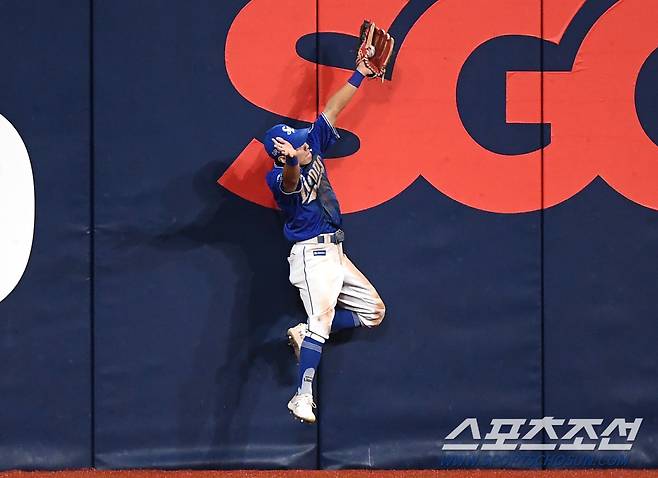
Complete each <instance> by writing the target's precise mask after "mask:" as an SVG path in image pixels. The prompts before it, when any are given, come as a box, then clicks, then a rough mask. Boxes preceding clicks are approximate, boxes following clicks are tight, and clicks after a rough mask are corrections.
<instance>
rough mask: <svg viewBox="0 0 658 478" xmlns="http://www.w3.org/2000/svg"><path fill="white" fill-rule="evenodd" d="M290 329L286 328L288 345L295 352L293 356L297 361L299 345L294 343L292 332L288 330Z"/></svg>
mask: <svg viewBox="0 0 658 478" xmlns="http://www.w3.org/2000/svg"><path fill="white" fill-rule="evenodd" d="M291 330H292V329H288V333H287V335H288V345H290V346H291V347H292V351H293V353H294V354H295V358H296V359H297V363H299V354H300V353H301V352H300V350H299V347H297V346H296V345H295V341H294V340H293V338H292V332H290V331H291Z"/></svg>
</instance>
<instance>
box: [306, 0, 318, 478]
mask: <svg viewBox="0 0 658 478" xmlns="http://www.w3.org/2000/svg"><path fill="white" fill-rule="evenodd" d="M315 113H316V115H315V116H316V117H317V116H319V115H320V0H315ZM304 259H306V257H304ZM309 295H310V291H309ZM321 364H322V361H320V364H318V379H317V380H316V381H315V394H316V397H318V399H319V398H320V380H321V377H322V373H321V370H320V367H321ZM318 401H320V400H318ZM316 413H317V420H316V422H315V423H316V430H315V468H317V469H320V468H321V467H320V459H321V455H322V453H321V449H320V426H321V425H320V423H321V421H322V420H320V408H319V407H318V408H316Z"/></svg>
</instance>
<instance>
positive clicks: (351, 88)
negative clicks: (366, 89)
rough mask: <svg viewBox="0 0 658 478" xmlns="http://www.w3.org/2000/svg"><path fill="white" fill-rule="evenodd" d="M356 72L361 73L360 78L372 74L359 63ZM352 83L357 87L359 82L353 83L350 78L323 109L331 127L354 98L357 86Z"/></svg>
mask: <svg viewBox="0 0 658 478" xmlns="http://www.w3.org/2000/svg"><path fill="white" fill-rule="evenodd" d="M356 71H358V72H359V73H361V75H362V76H366V75H369V74H371V73H372V72H371V71H370V69H369V68H367V67H366V66H365V65H364V64H363V63H360V64H359V66H357V68H356ZM353 83H356V84H357V85H358V84H359V83H360V80H359V81H358V82H354V81H353V80H352V78H350V81H349V82H348V83H346V84H344V85H343V86H342V87H341V88H340V89H339V90H338V91H337V92H336V93H334V94H333V95H332V96H331V98H329V101H328V102H327V105H326V106H325V108H324V111H323V114H324V116H325V117H326V118H327V120H328V121H329V123H331V124H332V125H335V124H336V118H338V115H339V114H340V112H341V111H343V109H344V108H345V107H346V106H347V104H348V103H349V102H350V100H351V99H352V97H353V96H354V93H356V90H357V88H358V86H355V84H353Z"/></svg>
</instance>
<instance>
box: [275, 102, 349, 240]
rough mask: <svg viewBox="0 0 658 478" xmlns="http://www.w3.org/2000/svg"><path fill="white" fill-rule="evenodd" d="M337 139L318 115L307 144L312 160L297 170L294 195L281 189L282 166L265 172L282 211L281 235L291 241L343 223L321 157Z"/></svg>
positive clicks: (336, 227) (315, 234)
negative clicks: (297, 181) (298, 175)
mask: <svg viewBox="0 0 658 478" xmlns="http://www.w3.org/2000/svg"><path fill="white" fill-rule="evenodd" d="M339 138H340V136H339V135H338V132H337V131H336V129H335V128H334V127H333V125H332V124H331V123H329V120H328V119H327V118H326V117H325V116H324V114H322V115H320V116H319V117H318V119H317V120H316V121H315V123H313V125H312V126H311V128H310V130H309V133H308V137H307V138H306V143H308V145H309V147H310V148H311V154H312V156H313V159H312V161H311V162H310V163H309V164H307V165H305V166H302V167H301V168H300V170H301V175H300V177H299V183H298V184H297V187H296V188H295V190H294V191H293V192H290V193H287V192H285V191H283V189H282V183H281V182H282V177H283V167H282V166H278V165H276V164H275V166H274V167H273V168H272V170H271V171H270V172H269V173H267V177H266V180H267V185H268V186H269V187H270V189H271V190H272V194H274V199H275V200H276V203H277V204H278V205H279V208H281V211H282V212H283V216H284V220H285V224H284V226H283V234H284V235H285V236H286V239H288V240H289V241H290V242H299V241H305V240H306V239H310V238H312V237H315V236H317V235H319V234H326V233H332V232H335V231H336V230H338V229H339V228H340V226H341V224H342V217H341V214H340V205H339V204H338V200H337V199H336V194H335V193H334V190H333V188H332V187H331V183H330V182H329V178H328V177H327V170H326V169H325V166H324V162H323V160H322V157H323V156H324V153H325V151H326V150H327V149H329V147H331V145H333V144H334V143H335V142H336V140H337V139H339Z"/></svg>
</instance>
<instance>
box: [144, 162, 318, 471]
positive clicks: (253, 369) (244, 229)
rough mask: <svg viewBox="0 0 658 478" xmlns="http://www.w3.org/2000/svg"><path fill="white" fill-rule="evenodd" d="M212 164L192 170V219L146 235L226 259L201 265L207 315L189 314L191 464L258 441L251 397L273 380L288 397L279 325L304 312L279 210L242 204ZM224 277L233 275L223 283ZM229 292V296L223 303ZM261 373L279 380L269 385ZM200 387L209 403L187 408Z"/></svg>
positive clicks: (185, 392) (292, 370)
mask: <svg viewBox="0 0 658 478" xmlns="http://www.w3.org/2000/svg"><path fill="white" fill-rule="evenodd" d="M221 170H222V164H221V163H220V162H219V161H214V162H211V163H208V164H206V165H205V166H204V167H203V168H202V169H201V170H199V171H198V172H197V173H196V174H195V176H194V180H193V187H194V192H195V194H196V195H197V196H198V197H199V198H200V199H201V200H202V202H203V205H204V206H203V210H202V211H201V212H200V213H199V215H198V216H197V218H196V219H195V220H193V221H192V222H190V223H188V224H185V225H183V226H179V227H177V228H176V229H173V230H169V231H166V232H164V233H163V234H160V235H158V236H157V237H156V238H155V239H153V240H152V241H151V243H150V245H151V246H152V247H154V248H157V249H161V250H168V251H174V252H181V253H183V252H185V251H190V250H195V249H199V248H200V247H203V246H209V247H211V248H212V249H213V250H216V251H217V253H220V254H221V255H222V256H223V257H225V258H227V259H228V260H229V261H230V263H231V268H232V271H231V272H230V273H227V271H226V270H221V269H218V268H217V264H216V263H213V262H212V261H209V262H208V264H207V265H204V266H203V267H204V272H205V273H206V274H207V281H208V283H209V284H210V288H211V289H212V290H215V288H216V290H217V292H216V293H215V292H213V295H212V296H211V298H210V301H209V310H208V313H207V315H206V316H205V317H199V318H198V319H197V320H204V321H205V323H204V324H203V326H202V327H200V329H202V330H203V332H202V334H201V337H200V341H199V343H198V344H197V345H196V347H195V349H194V351H193V353H194V358H193V369H192V370H190V373H189V376H188V377H185V381H186V383H185V384H184V386H183V387H182V388H181V391H180V395H179V402H180V404H181V406H180V411H179V420H178V423H179V425H180V428H179V429H180V434H181V435H184V436H181V437H180V441H181V445H183V448H187V447H190V446H192V447H193V448H192V449H190V450H191V453H190V454H194V453H195V450H196V451H197V453H198V450H204V449H206V450H207V455H206V460H205V462H203V463H197V460H196V459H194V460H193V464H192V466H193V467H213V466H217V465H218V463H221V464H222V466H223V467H231V466H232V464H235V466H239V465H240V463H241V462H242V463H243V464H244V462H245V460H244V459H243V458H245V456H246V454H247V448H248V447H247V446H246V445H248V444H249V443H257V442H258V437H254V436H249V434H250V432H251V433H252V434H254V433H255V432H253V430H257V429H260V428H261V427H260V426H258V425H259V424H258V423H255V425H256V426H255V427H253V428H252V427H250V423H251V422H252V421H253V420H258V421H261V420H262V419H263V418H264V417H262V414H263V413H262V412H263V410H255V407H256V404H257V403H258V400H256V397H257V396H258V395H263V396H268V395H269V396H275V394H274V393H272V392H276V393H278V392H279V391H281V389H285V393H284V395H285V396H287V395H288V394H289V393H291V391H292V390H293V388H294V382H295V379H296V367H295V362H294V358H293V356H292V354H291V351H290V350H289V347H287V345H286V343H285V340H286V339H285V330H286V328H287V327H289V326H290V325H292V324H294V323H297V322H299V321H304V320H306V316H305V313H304V310H303V307H302V305H301V301H299V298H298V295H297V292H296V291H295V290H294V289H293V287H292V286H291V285H290V284H289V283H288V272H289V271H288V263H287V261H286V257H287V256H288V253H289V248H290V246H289V244H288V243H287V242H286V241H285V239H284V238H283V235H282V233H281V228H282V222H281V219H280V218H279V217H278V215H277V214H276V213H275V212H273V211H272V210H269V209H265V208H262V207H260V206H256V205H254V204H251V203H247V202H245V201H244V200H243V199H240V198H239V197H237V196H235V195H234V194H232V193H230V192H229V191H227V190H225V189H223V188H221V187H220V186H218V185H217V184H216V183H215V178H217V177H219V175H220V173H221ZM183 187H186V186H183ZM180 191H181V189H180V187H170V188H167V190H166V191H165V197H164V198H163V199H164V201H165V204H166V205H168V204H172V203H175V202H176V201H177V199H178V198H177V197H175V196H174V195H176V194H179V193H180ZM227 278H232V282H231V283H227ZM231 295H232V296H233V298H232V299H231V300H232V303H233V304H234V305H233V308H232V309H231V310H226V304H227V303H231V301H230V300H228V299H227V297H231ZM190 320H194V319H193V318H191V319H190ZM211 371H212V377H210V379H209V374H210V373H211ZM269 375H271V376H274V380H276V382H277V384H278V386H279V388H278V389H276V390H272V384H271V380H272V379H271V377H270V378H268V376H269ZM268 380H270V381H268ZM208 382H211V383H208ZM200 391H201V392H203V395H202V396H199V392H200ZM208 396H209V397H213V398H212V400H213V401H214V403H213V404H212V405H210V404H208V405H206V406H205V407H204V406H201V409H199V408H196V407H197V405H198V404H199V403H200V401H202V400H203V399H204V398H205V397H208ZM268 402H272V403H271V404H270V403H268V404H261V406H267V407H271V406H276V407H277V409H280V408H281V407H283V406H284V404H282V403H279V401H278V399H277V400H268ZM211 407H212V409H210V408H211ZM285 418H286V419H288V417H287V414H286V415H285ZM209 429H210V433H211V434H212V438H211V441H210V442H207V440H208V438H207V435H208V433H205V434H203V431H204V430H206V432H208V430H209ZM188 434H191V435H192V436H189V435H188ZM202 434H203V435H202ZM229 457H230V459H229ZM227 459H229V463H226V460H227Z"/></svg>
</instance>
